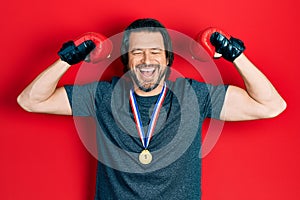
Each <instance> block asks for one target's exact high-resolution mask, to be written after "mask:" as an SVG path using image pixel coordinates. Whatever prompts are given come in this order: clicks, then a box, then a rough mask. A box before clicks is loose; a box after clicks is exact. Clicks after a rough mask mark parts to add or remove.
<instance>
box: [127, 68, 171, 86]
mask: <svg viewBox="0 0 300 200" xmlns="http://www.w3.org/2000/svg"><path fill="white" fill-rule="evenodd" d="M166 73H167V68H166V69H165V71H164V72H163V73H161V74H160V76H159V77H158V79H157V81H156V83H155V84H154V85H153V86H151V87H147V88H146V87H144V86H142V85H141V84H140V82H139V80H138V78H137V77H136V75H135V73H134V72H132V71H130V76H131V78H132V79H133V81H134V82H135V84H136V85H137V86H138V88H139V89H140V90H142V91H144V92H150V91H152V90H154V89H155V88H157V86H159V83H160V82H161V80H162V78H163V77H164V76H165V75H166Z"/></svg>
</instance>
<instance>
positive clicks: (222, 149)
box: [0, 0, 300, 200]
mask: <svg viewBox="0 0 300 200" xmlns="http://www.w3.org/2000/svg"><path fill="white" fill-rule="evenodd" d="M1 7H2V11H1V13H0V15H1V20H0V27H1V31H0V34H1V37H0V38H1V53H0V56H1V73H0V74H1V79H0V87H1V94H0V95H1V96H0V109H1V114H0V117H1V118H0V119H1V121H0V123H1V124H0V127H1V128H0V199H5V200H16V199H28V200H29V199H30V200H40V199H43V200H53V199H56V200H60V199H61V200H83V199H84V200H86V199H93V193H94V186H95V183H94V181H95V169H96V161H95V159H94V158H93V156H91V155H90V153H89V152H88V151H87V150H86V149H85V147H84V145H83V144H82V142H81V140H80V139H79V137H78V135H77V131H76V129H75V127H74V122H73V118H72V117H67V116H55V115H45V114H34V113H27V112H25V111H23V110H22V109H21V108H20V107H19V106H18V105H17V103H16V97H17V95H18V94H19V93H20V92H21V91H22V90H23V89H24V88H25V86H26V85H27V84H29V83H30V81H32V80H33V78H35V77H36V76H37V75H38V74H39V73H40V72H42V71H43V70H44V69H45V68H46V67H47V66H48V65H50V64H51V63H52V62H54V61H55V60H56V59H57V54H56V52H57V51H58V49H59V48H60V47H61V45H62V43H63V42H65V41H67V40H69V39H73V38H74V37H77V36H78V35H80V34H82V33H84V32H87V31H95V32H100V33H102V34H104V35H106V36H108V37H110V36H112V35H114V34H117V33H120V32H121V31H122V30H123V29H124V28H125V27H126V26H127V25H128V24H129V23H130V22H131V21H132V20H134V19H136V18H140V17H153V18H157V19H159V20H160V21H161V22H162V23H163V24H164V25H165V26H166V27H168V28H170V29H173V30H177V31H179V32H182V33H184V34H186V35H188V36H190V37H194V36H195V35H196V34H197V33H198V32H199V31H200V30H202V29H204V28H206V27H208V26H216V27H220V28H222V29H224V30H226V31H228V32H230V33H231V34H232V35H234V36H237V37H239V38H241V39H242V40H243V41H244V42H245V44H246V46H247V50H246V52H245V53H246V55H248V57H249V58H250V59H251V60H252V61H253V62H254V63H255V64H256V65H257V66H258V67H259V68H260V69H261V71H263V72H264V73H265V74H266V75H267V77H268V78H269V79H270V80H271V81H272V83H273V84H274V85H275V87H276V88H277V89H278V91H279V92H280V93H281V94H282V96H283V97H284V98H285V100H286V101H287V103H288V108H287V110H286V111H285V112H284V113H282V114H281V115H280V116H279V117H277V118H274V119H267V120H256V121H248V122H226V123H225V126H224V129H223V132H222V134H221V137H220V139H219V140H218V142H217V144H216V146H215V147H214V149H213V150H212V151H211V152H210V154H209V155H208V156H206V157H205V158H204V159H203V177H202V183H203V186H202V188H203V200H220V199H222V200H241V199H242V200H252V199H256V200H279V199H280V200H281V199H289V200H294V199H295V200H296V199H299V198H300V190H299V186H300V184H299V180H300V170H299V168H300V156H299V155H300V150H299V144H300V135H299V130H300V128H299V122H298V120H297V117H298V113H299V106H298V101H299V91H298V88H297V87H298V86H299V75H298V73H299V66H300V62H299V57H300V50H299V34H300V31H299V1H297V0H285V1H271V0H265V1H261V0H251V1H250V0H249V1H240V0H227V1H221V0H214V1H201V0H200V1H199V0H185V1H179V0H173V1H162V0H152V1H136V0H133V1H122V2H121V1H120V2H118V1H115V0H110V1H105V2H104V1H99V0H98V1H96V0H91V1H82V0H75V1H71V0H52V1H49V0H44V1H38V0H27V1H21V0H10V1H5V2H2V6H1ZM182 62H183V61H181V60H180V59H177V60H176V58H175V63H174V68H176V69H178V70H179V71H180V67H179V66H180V65H181V64H182ZM216 63H217V65H218V67H219V70H220V71H221V72H222V76H223V79H224V82H225V83H230V84H236V85H240V86H242V87H243V84H242V81H241V78H240V77H239V76H238V74H237V72H236V71H235V69H234V68H233V67H232V65H231V64H230V63H228V62H225V61H224V60H218V61H216ZM121 69H122V68H121V67H120V69H114V70H112V72H111V74H112V73H117V74H120V73H121ZM184 70H185V73H187V74H188V73H189V69H187V68H185V69H184ZM75 75H76V67H74V68H73V69H71V70H70V71H68V72H67V74H65V76H64V77H63V79H62V80H61V83H60V84H66V83H72V81H73V80H74V77H75ZM190 75H191V76H192V75H193V74H192V73H190Z"/></svg>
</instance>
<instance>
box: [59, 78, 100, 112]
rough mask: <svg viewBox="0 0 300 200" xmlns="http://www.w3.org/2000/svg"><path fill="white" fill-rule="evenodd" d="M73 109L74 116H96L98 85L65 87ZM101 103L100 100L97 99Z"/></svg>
mask: <svg viewBox="0 0 300 200" xmlns="http://www.w3.org/2000/svg"><path fill="white" fill-rule="evenodd" d="M64 88H65V90H66V92H67V96H68V99H69V103H70V106H71V108H72V114H73V116H85V117H86V116H93V115H94V114H95V103H96V97H97V98H99V97H98V96H99V95H97V94H98V92H97V83H96V82H94V83H90V84H86V85H65V86H64ZM97 100H98V101H99V99H97Z"/></svg>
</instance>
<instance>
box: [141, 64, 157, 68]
mask: <svg viewBox="0 0 300 200" xmlns="http://www.w3.org/2000/svg"><path fill="white" fill-rule="evenodd" d="M147 67H149V68H150V67H155V68H160V67H161V65H159V64H138V65H136V66H135V68H147Z"/></svg>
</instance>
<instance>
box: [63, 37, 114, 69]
mask: <svg viewBox="0 0 300 200" xmlns="http://www.w3.org/2000/svg"><path fill="white" fill-rule="evenodd" d="M111 51H112V42H111V41H110V40H109V39H107V38H106V37H104V36H103V35H101V34H99V33H94V32H89V33H86V34H84V35H82V36H81V37H79V38H78V39H77V40H75V41H68V42H66V43H64V44H63V46H62V47H61V49H60V50H59V52H58V55H59V57H60V58H61V60H63V61H65V62H67V63H69V64H70V65H74V64H77V63H79V62H81V61H86V62H91V63H97V62H100V61H101V60H103V59H105V58H108V57H109V56H110V53H111Z"/></svg>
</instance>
